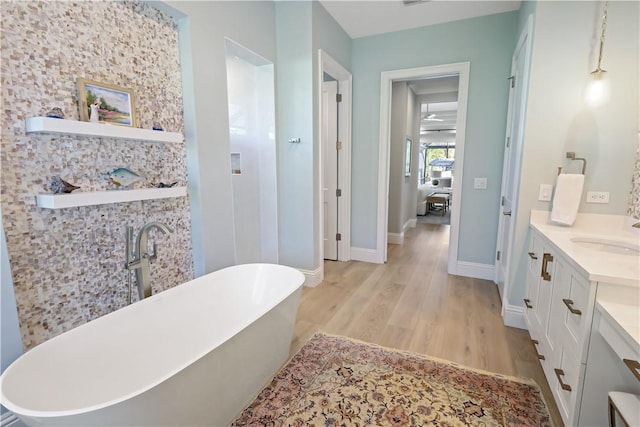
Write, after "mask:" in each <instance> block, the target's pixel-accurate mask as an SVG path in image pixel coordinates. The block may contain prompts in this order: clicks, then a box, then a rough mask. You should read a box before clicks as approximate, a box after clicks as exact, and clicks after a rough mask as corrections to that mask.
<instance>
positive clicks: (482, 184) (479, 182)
mask: <svg viewBox="0 0 640 427" xmlns="http://www.w3.org/2000/svg"><path fill="white" fill-rule="evenodd" d="M473 188H475V189H476V190H486V189H487V178H474V179H473Z"/></svg>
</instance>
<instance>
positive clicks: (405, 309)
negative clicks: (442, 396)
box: [291, 223, 562, 426]
mask: <svg viewBox="0 0 640 427" xmlns="http://www.w3.org/2000/svg"><path fill="white" fill-rule="evenodd" d="M448 240H449V227H448V226H443V225H436V224H421V223H418V224H417V227H416V228H413V229H410V230H409V231H408V232H407V234H406V236H405V243H404V245H389V251H388V262H387V263H386V264H370V263H364V262H358V261H349V262H333V261H326V262H325V279H324V281H323V282H322V283H321V284H320V285H318V286H317V287H315V288H305V289H304V290H303V294H302V298H301V301H300V309H299V312H298V317H297V323H296V328H295V332H294V338H293V342H292V347H291V352H292V353H293V352H295V351H297V350H298V349H299V348H300V347H301V346H302V344H303V343H304V342H305V341H306V340H307V339H308V338H309V337H310V336H311V335H312V334H313V333H314V332H316V331H318V330H321V331H324V332H327V333H330V334H337V335H345V336H349V337H351V338H355V339H359V340H362V341H368V342H373V343H377V344H380V345H383V346H387V347H392V348H398V349H402V350H407V351H412V352H416V353H421V354H426V355H429V356H432V357H437V358H442V359H447V360H450V361H453V362H456V363H460V364H463V365H467V366H470V367H472V368H476V369H482V370H486V371H491V372H497V373H501V374H505V375H511V376H517V377H524V378H532V379H534V380H535V381H536V382H537V383H538V384H539V385H540V387H541V388H542V390H543V394H544V396H545V400H546V401H547V403H548V404H549V406H550V407H549V410H550V413H551V416H552V419H553V422H554V424H555V425H557V426H561V425H562V421H561V419H560V415H559V413H558V411H557V409H556V408H555V406H554V404H553V402H554V400H553V398H552V396H551V392H550V391H549V388H548V386H547V383H546V380H545V378H544V375H543V372H542V368H541V367H540V364H539V362H538V359H537V357H536V353H535V351H534V348H533V346H532V344H531V342H530V339H529V334H528V333H527V331H524V330H520V329H515V328H509V327H506V326H504V325H503V322H502V317H501V316H500V309H501V303H500V298H499V295H498V290H497V287H496V285H495V284H494V283H493V282H490V281H487V280H480V279H472V278H467V277H461V276H450V275H448V274H447V250H448Z"/></svg>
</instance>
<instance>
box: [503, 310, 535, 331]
mask: <svg viewBox="0 0 640 427" xmlns="http://www.w3.org/2000/svg"><path fill="white" fill-rule="evenodd" d="M502 320H503V322H504V324H505V325H507V326H511V327H512V328H518V329H525V330H528V329H529V328H528V327H527V321H526V320H525V317H524V307H520V306H517V305H511V304H506V305H505V306H504V307H502Z"/></svg>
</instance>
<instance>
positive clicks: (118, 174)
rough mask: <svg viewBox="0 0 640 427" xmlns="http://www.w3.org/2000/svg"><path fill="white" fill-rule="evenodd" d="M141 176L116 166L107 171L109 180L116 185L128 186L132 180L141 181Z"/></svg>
mask: <svg viewBox="0 0 640 427" xmlns="http://www.w3.org/2000/svg"><path fill="white" fill-rule="evenodd" d="M142 179H143V178H142V177H141V176H140V175H138V174H137V173H135V172H133V171H130V170H129V169H127V168H118V169H115V170H113V171H111V172H110V173H109V181H110V182H112V183H113V184H115V185H116V187H128V186H130V185H131V184H133V183H134V182H138V181H142Z"/></svg>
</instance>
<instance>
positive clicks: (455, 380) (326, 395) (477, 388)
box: [231, 333, 551, 427]
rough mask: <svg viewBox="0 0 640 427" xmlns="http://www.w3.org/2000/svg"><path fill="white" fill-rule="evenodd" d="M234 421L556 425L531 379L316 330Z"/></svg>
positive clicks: (313, 426) (325, 425) (315, 426)
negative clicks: (509, 375)
mask: <svg viewBox="0 0 640 427" xmlns="http://www.w3.org/2000/svg"><path fill="white" fill-rule="evenodd" d="M231 425H232V426H269V427H271V426H274V427H280V426H285V427H288V426H296V427H303V426H309V427H333V426H336V427H339V426H345V427H348V426H354V427H356V426H537V427H539V426H551V421H550V417H549V412H548V410H547V407H546V405H545V403H544V400H543V398H542V393H541V391H540V389H539V388H538V386H537V385H536V384H535V383H534V382H533V381H528V380H522V379H518V378H512V377H506V376H503V375H498V374H492V373H489V372H483V371H479V370H475V369H470V368H466V367H463V366H460V365H457V364H454V363H451V362H447V361H443V360H438V359H432V358H429V357H426V356H422V355H418V354H412V353H407V352H403V351H396V350H391V349H388V348H384V347H380V346H378V345H375V344H368V343H363V342H359V341H354V340H352V339H349V338H346V337H339V336H331V335H326V334H322V333H316V334H315V335H314V336H313V337H312V338H311V339H310V340H309V341H307V343H306V344H305V345H304V346H303V347H302V348H301V349H300V351H299V352H298V353H297V354H296V355H295V356H294V357H293V358H292V359H291V360H290V361H289V362H288V363H287V364H286V365H285V366H284V367H283V368H282V369H281V370H280V371H279V372H278V373H277V374H276V376H275V377H274V378H273V380H272V381H271V383H270V384H268V385H267V386H266V387H265V388H264V389H262V391H261V392H260V393H259V394H258V396H257V397H256V399H255V400H254V401H253V402H252V403H251V404H249V406H247V407H246V408H245V409H244V410H243V411H242V413H241V414H240V415H239V416H238V417H237V418H236V419H235V420H234V421H233V422H232V424H231Z"/></svg>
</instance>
